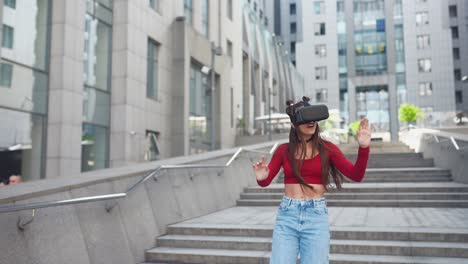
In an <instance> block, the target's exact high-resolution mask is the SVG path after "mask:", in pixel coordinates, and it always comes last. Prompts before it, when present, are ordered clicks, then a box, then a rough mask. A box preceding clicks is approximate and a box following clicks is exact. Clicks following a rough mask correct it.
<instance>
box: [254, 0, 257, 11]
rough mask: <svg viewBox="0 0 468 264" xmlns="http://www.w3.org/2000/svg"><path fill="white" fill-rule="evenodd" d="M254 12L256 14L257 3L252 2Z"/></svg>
mask: <svg viewBox="0 0 468 264" xmlns="http://www.w3.org/2000/svg"><path fill="white" fill-rule="evenodd" d="M254 11H255V12H257V2H254Z"/></svg>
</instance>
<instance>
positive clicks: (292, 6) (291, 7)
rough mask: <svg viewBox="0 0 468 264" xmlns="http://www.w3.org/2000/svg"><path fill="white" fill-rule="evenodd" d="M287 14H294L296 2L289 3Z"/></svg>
mask: <svg viewBox="0 0 468 264" xmlns="http://www.w3.org/2000/svg"><path fill="white" fill-rule="evenodd" d="M289 14H290V15H295V14H296V4H289Z"/></svg>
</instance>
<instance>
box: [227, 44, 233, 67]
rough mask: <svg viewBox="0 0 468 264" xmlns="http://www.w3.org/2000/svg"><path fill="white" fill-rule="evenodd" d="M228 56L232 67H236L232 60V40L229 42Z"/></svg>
mask: <svg viewBox="0 0 468 264" xmlns="http://www.w3.org/2000/svg"><path fill="white" fill-rule="evenodd" d="M227 55H228V56H229V60H230V61H231V67H232V66H233V65H234V61H233V59H232V57H233V54H232V42H231V41H230V40H227Z"/></svg>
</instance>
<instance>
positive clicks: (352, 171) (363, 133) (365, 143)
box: [328, 118, 371, 182]
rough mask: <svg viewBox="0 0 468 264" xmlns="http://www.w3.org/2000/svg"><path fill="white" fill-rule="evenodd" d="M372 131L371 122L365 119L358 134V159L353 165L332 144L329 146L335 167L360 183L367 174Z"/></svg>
mask: <svg viewBox="0 0 468 264" xmlns="http://www.w3.org/2000/svg"><path fill="white" fill-rule="evenodd" d="M370 140H371V131H370V129H369V120H367V118H363V119H362V120H361V123H360V124H359V130H358V133H357V141H358V143H359V150H358V157H357V160H356V163H355V164H354V165H353V164H352V163H351V162H350V161H349V160H347V159H346V157H345V156H344V155H343V153H342V152H341V150H340V149H339V148H338V147H337V146H335V145H334V144H332V143H330V144H329V145H328V146H329V148H330V149H331V151H330V160H331V162H332V163H333V165H335V167H336V168H337V169H338V170H339V171H340V172H341V173H343V174H344V175H345V176H347V177H348V178H350V179H352V180H354V181H357V182H360V181H362V179H363V178H364V174H365V173H366V167H367V161H368V160H369V151H370V147H369V146H370Z"/></svg>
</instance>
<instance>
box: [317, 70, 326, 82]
mask: <svg viewBox="0 0 468 264" xmlns="http://www.w3.org/2000/svg"><path fill="white" fill-rule="evenodd" d="M326 79H327V67H315V80H326Z"/></svg>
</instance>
